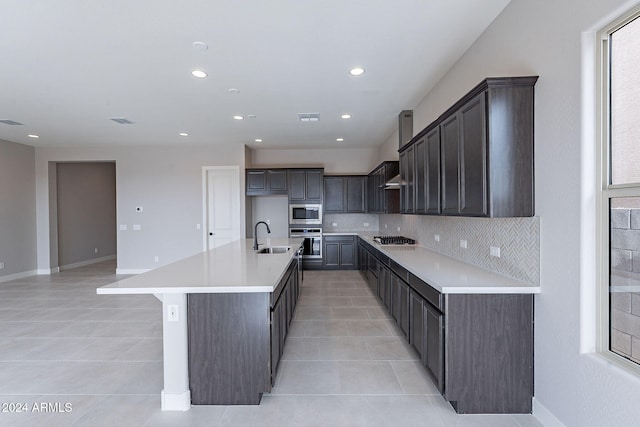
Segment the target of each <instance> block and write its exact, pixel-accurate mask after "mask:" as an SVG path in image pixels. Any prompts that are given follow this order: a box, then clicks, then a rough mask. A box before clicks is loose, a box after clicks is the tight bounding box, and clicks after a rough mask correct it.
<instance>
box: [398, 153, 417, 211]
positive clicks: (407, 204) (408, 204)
mask: <svg viewBox="0 0 640 427" xmlns="http://www.w3.org/2000/svg"><path fill="white" fill-rule="evenodd" d="M413 162H414V147H413V146H411V147H409V148H407V149H406V150H405V151H403V152H402V153H400V178H401V185H400V211H401V212H402V213H407V214H411V213H414V188H415V182H414V179H415V178H414V164H413Z"/></svg>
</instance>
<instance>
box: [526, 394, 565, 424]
mask: <svg viewBox="0 0 640 427" xmlns="http://www.w3.org/2000/svg"><path fill="white" fill-rule="evenodd" d="M533 416H534V417H536V418H537V419H538V421H540V424H542V425H543V426H545V427H566V426H565V425H564V424H562V423H561V422H560V420H558V419H557V418H556V417H555V415H553V413H551V411H549V410H548V409H547V408H545V407H544V405H543V404H542V403H540V401H538V400H536V398H535V397H534V398H533Z"/></svg>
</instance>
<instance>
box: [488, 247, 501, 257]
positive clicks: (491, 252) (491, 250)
mask: <svg viewBox="0 0 640 427" xmlns="http://www.w3.org/2000/svg"><path fill="white" fill-rule="evenodd" d="M489 255H491V256H494V257H497V258H500V247H499V246H491V247H490V248H489Z"/></svg>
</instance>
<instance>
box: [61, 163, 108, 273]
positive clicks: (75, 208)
mask: <svg viewBox="0 0 640 427" xmlns="http://www.w3.org/2000/svg"><path fill="white" fill-rule="evenodd" d="M56 169H57V180H56V181H57V207H58V214H57V219H58V223H57V224H58V227H57V228H58V265H59V266H60V268H65V267H69V266H72V265H74V264H78V263H80V264H82V263H83V262H86V261H89V260H92V259H101V258H104V257H113V256H115V255H116V165H115V164H114V163H58V164H57V165H56ZM95 249H98V252H96V251H95Z"/></svg>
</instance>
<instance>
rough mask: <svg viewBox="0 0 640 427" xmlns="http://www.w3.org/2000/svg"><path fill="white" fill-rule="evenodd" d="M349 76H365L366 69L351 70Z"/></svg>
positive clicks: (354, 68)
mask: <svg viewBox="0 0 640 427" xmlns="http://www.w3.org/2000/svg"><path fill="white" fill-rule="evenodd" d="M349 74H351V75H352V76H361V75H363V74H364V68H362V67H353V68H352V69H351V70H349Z"/></svg>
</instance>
